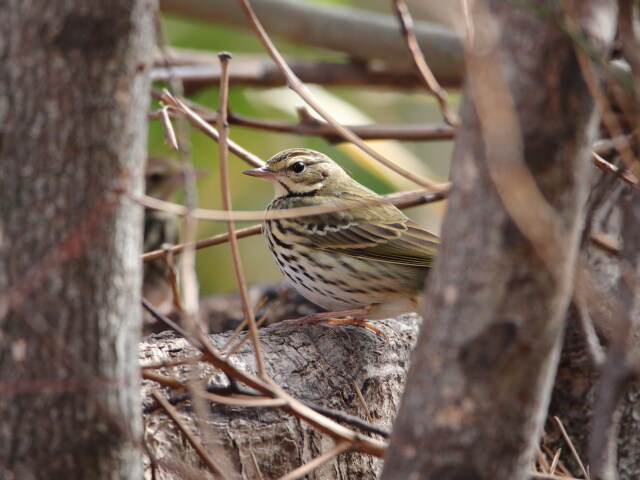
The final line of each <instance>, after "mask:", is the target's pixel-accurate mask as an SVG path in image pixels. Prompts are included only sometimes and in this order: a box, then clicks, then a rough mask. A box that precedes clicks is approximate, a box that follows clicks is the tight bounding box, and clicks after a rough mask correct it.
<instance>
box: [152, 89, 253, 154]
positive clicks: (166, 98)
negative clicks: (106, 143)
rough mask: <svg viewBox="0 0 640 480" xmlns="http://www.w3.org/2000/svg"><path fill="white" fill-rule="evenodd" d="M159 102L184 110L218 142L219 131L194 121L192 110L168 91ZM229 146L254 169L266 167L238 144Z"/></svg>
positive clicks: (204, 131) (228, 142)
mask: <svg viewBox="0 0 640 480" xmlns="http://www.w3.org/2000/svg"><path fill="white" fill-rule="evenodd" d="M159 100H162V101H163V102H165V103H167V104H169V105H171V106H172V107H174V108H178V109H180V110H184V112H185V114H186V117H187V119H188V120H189V121H190V122H191V123H192V124H193V125H194V126H195V127H196V128H198V129H199V130H201V131H202V132H203V133H204V134H205V135H207V136H209V137H211V138H212V139H214V140H215V141H216V142H217V141H218V140H219V138H220V135H219V134H218V131H217V130H216V129H215V128H213V127H212V126H211V125H209V124H208V123H206V122H205V121H204V120H203V121H201V122H200V121H197V120H194V118H193V117H192V116H191V115H190V113H193V112H191V110H189V109H188V107H186V106H185V105H184V104H183V103H182V102H180V101H179V100H177V99H176V98H175V97H174V96H173V95H171V93H169V92H168V91H166V90H163V91H162V94H161V95H160V98H159ZM227 145H228V146H229V151H230V152H232V153H233V154H234V155H236V156H237V157H238V158H241V159H242V160H244V161H245V162H247V163H248V164H249V165H251V166H252V167H261V166H263V165H264V162H263V161H262V160H260V158H259V157H258V156H256V155H254V154H253V153H251V152H249V151H248V150H246V149H244V148H242V147H241V146H240V145H238V144H237V143H235V142H233V141H231V140H228V141H227Z"/></svg>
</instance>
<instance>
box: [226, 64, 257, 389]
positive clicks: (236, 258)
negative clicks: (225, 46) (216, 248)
mask: <svg viewBox="0 0 640 480" xmlns="http://www.w3.org/2000/svg"><path fill="white" fill-rule="evenodd" d="M229 60H231V55H229V54H228V53H226V52H223V53H221V54H220V66H221V68H222V76H221V78H220V104H219V105H218V133H219V135H220V139H219V141H218V160H219V162H220V184H221V190H222V205H223V208H224V209H225V210H227V211H231V210H233V206H232V204H231V190H230V188H229V172H228V169H227V137H228V132H229V125H228V124H227V105H228V98H229V97H228V95H229V75H228V65H229ZM227 231H228V233H229V245H230V247H231V258H232V259H233V270H234V273H235V276H236V280H237V283H238V290H239V291H240V299H241V301H242V310H243V311H244V318H245V320H246V321H247V323H248V324H249V334H250V336H251V341H252V343H253V350H254V354H255V357H256V365H257V366H258V374H259V375H260V377H262V378H266V377H267V371H266V370H265V368H264V358H263V356H262V349H261V347H260V339H259V338H258V327H257V326H256V319H255V317H254V316H253V308H251V303H250V302H249V294H248V293H247V283H246V281H245V279H244V272H243V270H242V259H241V258H240V249H239V247H238V239H237V238H236V235H235V227H234V225H233V220H227Z"/></svg>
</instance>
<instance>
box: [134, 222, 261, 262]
mask: <svg viewBox="0 0 640 480" xmlns="http://www.w3.org/2000/svg"><path fill="white" fill-rule="evenodd" d="M261 231H262V225H253V226H252V227H247V228H241V229H239V230H236V231H235V234H236V238H246V237H251V236H253V235H258V234H259V233H260V232H261ZM228 241H229V234H228V233H221V234H219V235H214V236H213V237H208V238H203V239H202V240H198V241H197V242H194V243H193V244H191V245H189V246H190V247H193V248H194V249H196V250H199V249H201V248H207V247H212V246H214V245H220V244H222V243H225V242H228ZM186 246H187V244H184V243H182V244H180V245H173V246H171V247H169V248H168V249H167V250H169V251H170V252H171V253H173V254H174V255H177V254H180V253H182V251H183V250H184V249H185V247H186ZM167 250H164V249H163V250H153V251H151V252H148V253H145V254H144V255H142V261H143V262H145V263H146V262H151V261H152V260H156V259H158V258H164V257H165V256H166V255H167Z"/></svg>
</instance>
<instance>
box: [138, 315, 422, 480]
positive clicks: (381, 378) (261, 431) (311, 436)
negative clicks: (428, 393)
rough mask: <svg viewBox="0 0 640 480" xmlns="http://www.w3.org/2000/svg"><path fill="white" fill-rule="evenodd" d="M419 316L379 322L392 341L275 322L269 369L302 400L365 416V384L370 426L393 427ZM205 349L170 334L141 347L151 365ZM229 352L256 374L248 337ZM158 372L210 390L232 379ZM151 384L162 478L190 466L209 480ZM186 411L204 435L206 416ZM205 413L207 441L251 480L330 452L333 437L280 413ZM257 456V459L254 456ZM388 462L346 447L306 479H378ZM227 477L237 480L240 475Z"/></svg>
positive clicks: (268, 339) (151, 429) (199, 371)
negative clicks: (158, 403) (160, 407)
mask: <svg viewBox="0 0 640 480" xmlns="http://www.w3.org/2000/svg"><path fill="white" fill-rule="evenodd" d="M419 322H420V320H419V317H418V316H417V315H407V316H404V317H401V318H398V319H390V320H384V321H380V322H375V325H376V327H379V328H380V329H381V330H382V331H383V332H384V333H385V334H386V335H387V337H388V341H385V339H384V338H383V337H380V336H376V335H375V334H373V333H372V332H370V331H368V330H365V329H363V328H359V327H340V329H339V330H333V329H329V328H327V327H324V326H322V325H311V326H306V327H291V326H289V325H273V326H271V327H269V328H266V329H261V330H260V342H261V345H262V348H263V353H264V356H265V364H266V366H267V373H268V374H269V376H270V377H271V378H273V379H274V380H275V381H276V382H277V383H278V384H279V385H281V386H282V388H284V390H286V391H287V392H288V393H290V394H291V395H292V396H294V397H296V398H298V399H301V400H303V401H308V402H312V403H314V404H316V405H320V406H323V407H329V408H333V409H335V410H340V411H343V412H346V413H348V414H351V415H355V416H357V417H360V418H362V419H364V420H366V419H367V415H366V411H365V407H364V406H363V405H362V402H361V401H359V399H358V394H357V388H358V389H360V391H361V393H362V396H363V397H364V400H365V403H366V405H367V407H368V409H369V411H370V413H371V417H372V420H371V422H372V423H373V424H374V425H376V426H378V427H380V428H382V429H385V430H387V431H389V430H390V428H391V425H392V423H393V419H394V417H395V414H396V411H397V408H398V405H399V399H400V395H401V392H402V388H403V385H404V380H405V377H406V370H407V367H408V363H407V360H408V358H409V352H410V351H411V348H412V347H413V344H414V343H415V339H416V337H417V333H418V326H419ZM229 336H230V334H229V333H224V334H218V335H210V336H209V338H210V339H211V341H212V342H213V343H214V344H215V346H216V347H218V348H220V347H221V346H222V345H224V344H225V343H226V341H227V340H228V338H229ZM197 353H198V352H197V351H196V350H195V349H194V348H192V347H189V346H188V344H187V342H186V341H185V340H183V339H181V338H176V337H175V336H173V335H172V334H170V333H162V334H160V335H158V336H151V337H147V338H145V339H144V340H143V342H142V344H141V348H140V355H141V359H142V365H143V367H144V366H145V365H152V364H157V363H158V362H160V363H162V362H169V361H175V360H178V359H182V358H189V357H194V356H195V355H196V354H197ZM231 358H232V362H233V364H234V365H236V366H238V367H239V368H242V369H243V370H248V371H252V372H255V370H256V368H255V359H254V356H253V349H252V347H251V344H250V342H245V343H244V344H243V346H242V347H241V348H240V350H239V351H238V353H237V354H235V355H233V356H232V357H231ZM156 371H159V372H161V373H163V374H165V375H170V376H173V377H177V378H178V379H180V380H181V381H183V382H186V381H188V380H189V379H196V381H198V382H200V381H202V382H203V383H204V384H206V385H209V386H211V385H214V386H219V387H222V386H225V385H228V382H227V380H226V378H225V377H224V376H222V375H221V373H220V372H219V371H216V370H215V369H213V368H212V367H211V366H210V365H207V364H204V363H199V364H198V365H197V366H186V365H179V366H175V367H171V368H168V369H167V368H163V369H161V370H156ZM356 386H357V387H356ZM151 388H158V385H157V384H156V383H155V382H151V381H144V382H143V389H142V392H143V405H145V406H146V407H147V409H148V410H149V411H148V413H147V414H146V415H145V431H146V435H145V438H146V443H147V452H148V453H149V454H150V457H151V458H152V459H153V463H154V464H155V466H156V467H157V470H156V471H155V473H156V477H155V478H156V479H157V480H166V479H178V478H184V477H183V476H181V474H182V475H185V474H187V473H186V472H190V473H188V474H189V475H191V476H192V478H195V477H197V478H208V477H207V476H206V475H207V471H206V470H204V469H203V468H204V467H202V466H201V464H202V462H201V461H200V459H199V458H198V456H197V454H196V453H195V451H194V450H193V448H192V447H190V446H189V444H188V443H187V442H185V440H184V438H183V436H182V434H180V433H179V432H178V430H177V429H176V427H175V425H174V424H173V423H172V422H171V421H168V420H167V417H166V415H165V414H164V413H162V412H161V411H160V410H157V409H149V406H150V405H152V404H154V403H155V401H154V400H153V398H152V397H151V396H150V389H151ZM177 394H178V395H180V394H183V392H177ZM178 408H179V410H180V417H181V418H182V419H183V421H184V422H186V424H187V425H188V426H189V428H190V429H191V430H193V431H194V432H200V428H199V427H201V422H200V423H199V422H198V417H197V415H195V414H194V408H193V405H192V404H191V403H190V402H188V403H184V402H181V403H180V405H179V407H178ZM207 412H210V414H211V415H210V417H209V418H208V419H207V422H206V423H207V427H208V429H209V430H210V432H207V431H205V432H204V434H202V433H200V437H201V438H202V441H203V443H205V444H208V445H211V444H213V445H214V448H210V451H212V450H215V445H218V446H220V447H222V448H221V450H222V451H224V452H225V453H226V456H227V458H228V459H230V460H231V462H230V464H231V465H232V468H233V469H234V470H235V471H236V472H239V476H240V477H241V478H243V479H247V480H252V479H256V478H260V476H259V473H258V470H257V469H256V466H255V465H256V464H257V465H259V468H260V471H261V473H262V475H264V478H279V477H280V476H282V475H285V474H286V473H288V472H289V471H291V470H293V469H294V468H297V467H299V466H300V465H302V464H304V463H306V462H308V461H310V460H312V459H313V458H315V457H317V456H319V455H320V454H322V453H325V452H327V451H328V450H329V449H330V448H331V447H332V446H333V443H334V442H333V441H332V439H331V438H330V437H329V436H327V435H325V434H323V433H321V432H319V431H318V430H316V429H314V428H313V427H311V426H310V425H308V424H306V423H304V422H302V421H300V420H298V419H296V418H295V417H293V416H291V415H288V414H286V413H285V412H283V411H282V410H277V409H273V408H255V407H254V408H250V407H229V406H224V405H220V404H216V403H215V402H214V403H213V404H212V405H211V408H210V410H207ZM345 425H346V424H345ZM346 426H349V425H346ZM350 428H352V427H350ZM356 431H358V430H357V429H356ZM218 451H220V450H218ZM252 457H255V462H254V460H253V458H252ZM381 463H382V462H381V460H380V459H377V458H374V457H372V456H370V455H363V454H360V453H343V454H341V455H340V456H338V457H337V458H334V459H331V460H330V461H328V462H327V463H325V464H324V465H322V466H320V467H319V468H317V469H316V470H314V471H313V472H311V473H310V474H308V476H307V477H306V478H309V479H318V480H323V479H336V480H337V479H343V480H350V479H370V480H373V479H375V478H377V475H378V472H379V471H380V468H381ZM151 470H152V467H151V464H148V468H147V474H146V477H147V478H151ZM228 473H230V472H228ZM229 477H230V478H235V477H233V475H229Z"/></svg>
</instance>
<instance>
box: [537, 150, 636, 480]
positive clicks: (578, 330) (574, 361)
mask: <svg viewBox="0 0 640 480" xmlns="http://www.w3.org/2000/svg"><path fill="white" fill-rule="evenodd" d="M611 160H612V161H613V162H614V163H616V164H618V165H619V166H621V165H622V163H623V162H622V160H621V159H620V158H617V159H616V158H611ZM639 210H640V198H639V197H638V190H637V189H634V188H633V187H630V186H629V185H626V184H624V183H623V182H621V181H620V180H619V179H618V178H617V177H616V176H615V175H612V174H610V173H608V172H599V173H598V174H597V177H596V181H595V182H594V187H593V188H592V190H591V194H590V200H589V203H588V214H587V219H588V221H587V222H586V226H585V231H584V235H583V239H584V241H583V246H582V253H583V255H584V258H585V259H586V261H587V263H588V264H589V266H590V267H591V268H592V271H593V272H595V274H596V277H597V281H598V287H599V288H600V290H601V291H602V292H605V295H604V296H605V297H606V298H613V299H620V297H621V295H620V290H623V289H624V287H621V283H624V282H621V268H620V267H621V258H620V256H618V255H615V254H609V253H605V252H603V251H602V250H600V249H598V248H596V247H595V246H593V244H592V242H590V241H588V238H589V234H590V233H591V232H594V231H595V232H604V233H606V234H607V235H609V236H611V237H612V238H615V239H620V240H621V242H622V245H623V246H625V251H626V253H623V254H622V255H623V258H625V259H626V260H627V261H628V262H629V263H628V264H627V266H628V267H632V268H634V269H637V265H638V249H639V248H640V242H639V241H638V228H639V226H640V221H639V219H638V215H639ZM636 291H637V289H636ZM636 296H637V293H636ZM628 300H630V301H629V302H628V304H627V305H625V306H626V307H627V308H628V309H629V310H630V313H631V320H632V322H633V324H634V328H635V329H637V328H638V327H637V326H638V325H639V324H640V318H639V314H638V309H637V299H633V298H630V299H628ZM625 303H627V302H625ZM583 315H585V312H584V311H583V312H581V311H580V309H578V308H577V307H576V306H575V305H572V306H571V308H570V309H569V312H568V320H567V331H566V335H565V340H564V347H563V349H562V355H561V357H560V364H559V367H558V373H557V376H556V383H555V385H554V389H553V395H552V400H551V405H550V407H549V415H550V416H558V417H559V418H561V419H562V421H563V423H564V425H565V428H566V429H567V431H568V432H569V433H570V435H571V440H572V442H573V443H574V445H575V446H576V448H577V450H578V453H579V454H580V456H581V458H583V459H585V461H589V462H592V461H593V459H592V458H591V457H590V456H587V453H586V452H587V451H588V445H589V441H590V437H591V436H592V435H593V433H594V432H593V431H592V424H593V415H594V407H595V405H596V403H597V398H598V392H599V390H600V389H601V388H602V383H601V381H602V378H601V371H600V368H599V367H598V366H597V365H596V364H595V362H594V358H593V355H592V354H591V350H590V348H589V346H588V345H587V341H586V339H585V334H584V329H583V327H582V326H581V324H582V322H583V321H584V318H582V316H583ZM590 317H591V318H590V319H587V321H593V323H595V327H596V328H597V329H598V333H599V334H600V339H601V341H602V342H603V343H604V344H605V345H606V344H607V336H608V333H610V330H611V328H610V327H607V325H606V324H607V322H608V321H609V320H610V319H608V318H606V317H605V318H603V315H602V312H590ZM633 341H634V342H635V345H634V346H632V347H631V352H637V351H638V336H637V333H635V334H634V336H633ZM614 407H615V405H614ZM639 412H640V385H639V384H638V382H634V383H632V384H631V385H626V388H625V391H624V392H623V394H622V396H621V400H620V405H619V406H618V408H617V411H616V409H614V410H612V411H610V412H609V414H610V415H611V416H612V417H613V418H615V422H614V426H615V427H616V428H615V430H614V431H613V432H597V434H598V435H605V436H608V434H609V433H611V434H612V436H613V438H615V439H616V441H615V442H614V443H613V444H612V445H610V448H609V452H607V454H608V456H609V457H610V458H609V459H608V460H609V463H610V465H609V475H612V477H610V478H620V479H621V480H632V479H636V478H640V455H638V452H639V451H640V415H639ZM545 443H547V444H548V445H549V446H551V448H553V449H556V448H558V447H562V448H563V449H565V446H564V445H562V438H561V435H560V432H559V431H558V429H557V428H556V427H555V426H554V425H553V424H552V423H551V422H550V423H549V425H548V428H547V429H546V436H545ZM611 447H613V448H611ZM601 453H605V452H601ZM616 464H617V465H616Z"/></svg>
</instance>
